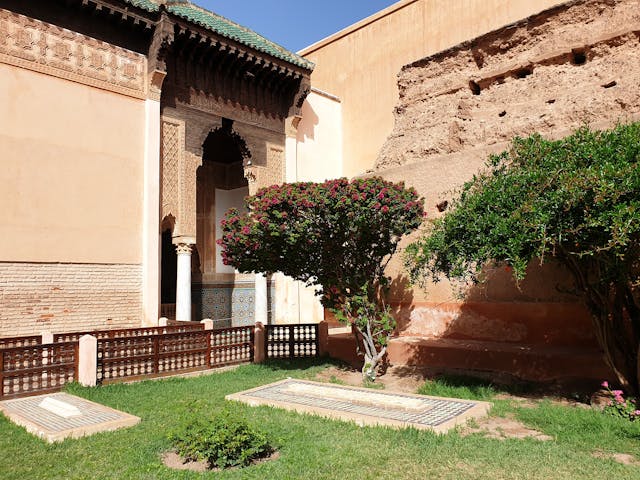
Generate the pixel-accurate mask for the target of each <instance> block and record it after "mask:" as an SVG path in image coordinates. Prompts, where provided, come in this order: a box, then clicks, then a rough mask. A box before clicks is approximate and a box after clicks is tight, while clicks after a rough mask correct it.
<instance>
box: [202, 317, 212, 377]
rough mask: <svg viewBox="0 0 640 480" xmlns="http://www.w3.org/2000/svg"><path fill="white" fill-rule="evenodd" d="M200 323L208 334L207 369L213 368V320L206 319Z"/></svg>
mask: <svg viewBox="0 0 640 480" xmlns="http://www.w3.org/2000/svg"><path fill="white" fill-rule="evenodd" d="M200 323H202V324H203V325H204V330H205V332H207V353H206V356H207V367H209V368H213V358H211V357H212V355H211V352H212V348H211V344H212V343H213V332H212V331H211V330H213V320H211V319H210V318H205V319H204V320H201V321H200Z"/></svg>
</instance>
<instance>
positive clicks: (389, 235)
mask: <svg viewBox="0 0 640 480" xmlns="http://www.w3.org/2000/svg"><path fill="white" fill-rule="evenodd" d="M246 205H247V213H246V214H240V213H239V212H238V211H237V210H235V209H231V210H229V211H228V212H227V214H226V216H225V218H224V220H222V230H223V235H222V238H221V239H220V240H219V242H218V243H219V244H220V245H221V246H222V260H223V262H224V263H225V264H227V265H232V266H234V267H235V268H237V269H238V270H240V271H241V272H264V273H273V272H278V271H279V272H282V273H284V274H285V275H289V276H290V277H292V278H294V279H296V280H301V281H303V282H306V284H307V285H315V286H317V287H319V288H318V295H320V297H321V301H322V304H323V305H324V306H325V307H327V308H329V309H331V310H332V311H334V312H335V313H336V316H337V317H338V318H339V319H341V320H343V321H345V322H349V323H351V324H352V325H354V326H355V328H356V330H357V332H358V333H359V334H360V335H361V337H362V340H363V344H364V349H365V352H364V354H365V366H364V368H363V375H365V376H366V377H367V378H369V379H371V380H373V379H374V378H375V376H376V372H377V368H378V365H379V362H380V360H381V359H382V357H383V356H384V354H385V352H386V345H387V341H388V338H389V336H390V334H391V333H392V331H393V329H394V328H395V322H394V320H393V318H392V316H391V314H390V312H389V309H388V308H387V307H386V306H385V305H384V302H383V299H382V295H381V292H382V290H384V287H385V286H386V285H387V284H388V278H387V277H386V276H385V274H384V270H385V267H386V265H387V263H388V261H389V259H390V258H391V256H392V255H393V253H394V252H395V251H396V248H397V246H398V242H399V241H400V238H401V237H402V236H403V235H405V234H407V233H409V232H411V231H413V230H414V229H416V228H417V227H418V226H419V225H420V223H421V221H422V216H423V200H422V199H419V198H418V196H417V194H416V192H415V190H413V189H406V188H404V185H403V184H394V183H391V182H387V181H385V180H383V179H381V178H367V179H356V180H352V181H348V180H347V179H344V178H341V179H337V180H329V181H326V182H324V183H291V184H284V185H273V186H271V187H269V188H265V189H262V190H260V191H258V193H257V194H256V195H254V196H251V197H248V198H247V199H246Z"/></svg>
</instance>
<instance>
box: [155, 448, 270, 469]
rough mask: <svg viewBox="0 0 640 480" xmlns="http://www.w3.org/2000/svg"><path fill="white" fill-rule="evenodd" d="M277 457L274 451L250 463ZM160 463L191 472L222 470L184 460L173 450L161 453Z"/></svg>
mask: <svg viewBox="0 0 640 480" xmlns="http://www.w3.org/2000/svg"><path fill="white" fill-rule="evenodd" d="M277 458H280V452H278V451H275V452H273V453H272V454H271V455H269V456H268V457H264V458H259V459H256V460H254V461H253V462H251V465H258V464H260V463H263V462H268V461H271V460H276V459H277ZM162 463H164V465H165V466H166V467H168V468H172V469H174V470H190V471H192V472H220V471H222V470H223V469H222V468H217V467H216V468H209V464H208V462H206V461H198V462H193V461H187V462H185V461H184V459H183V458H182V457H181V456H180V455H178V454H177V453H176V452H173V451H171V452H165V453H163V454H162ZM237 468H241V467H233V468H227V469H224V470H235V469H237Z"/></svg>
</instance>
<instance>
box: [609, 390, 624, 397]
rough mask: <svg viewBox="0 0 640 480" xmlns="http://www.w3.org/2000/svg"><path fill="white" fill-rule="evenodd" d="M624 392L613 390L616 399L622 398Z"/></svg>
mask: <svg viewBox="0 0 640 480" xmlns="http://www.w3.org/2000/svg"><path fill="white" fill-rule="evenodd" d="M623 393H624V392H623V391H622V390H611V394H612V395H614V396H616V397H621V396H622V394H623Z"/></svg>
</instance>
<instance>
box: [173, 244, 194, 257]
mask: <svg viewBox="0 0 640 480" xmlns="http://www.w3.org/2000/svg"><path fill="white" fill-rule="evenodd" d="M192 250H193V244H191V243H177V244H176V252H177V253H178V255H191V251H192Z"/></svg>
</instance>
